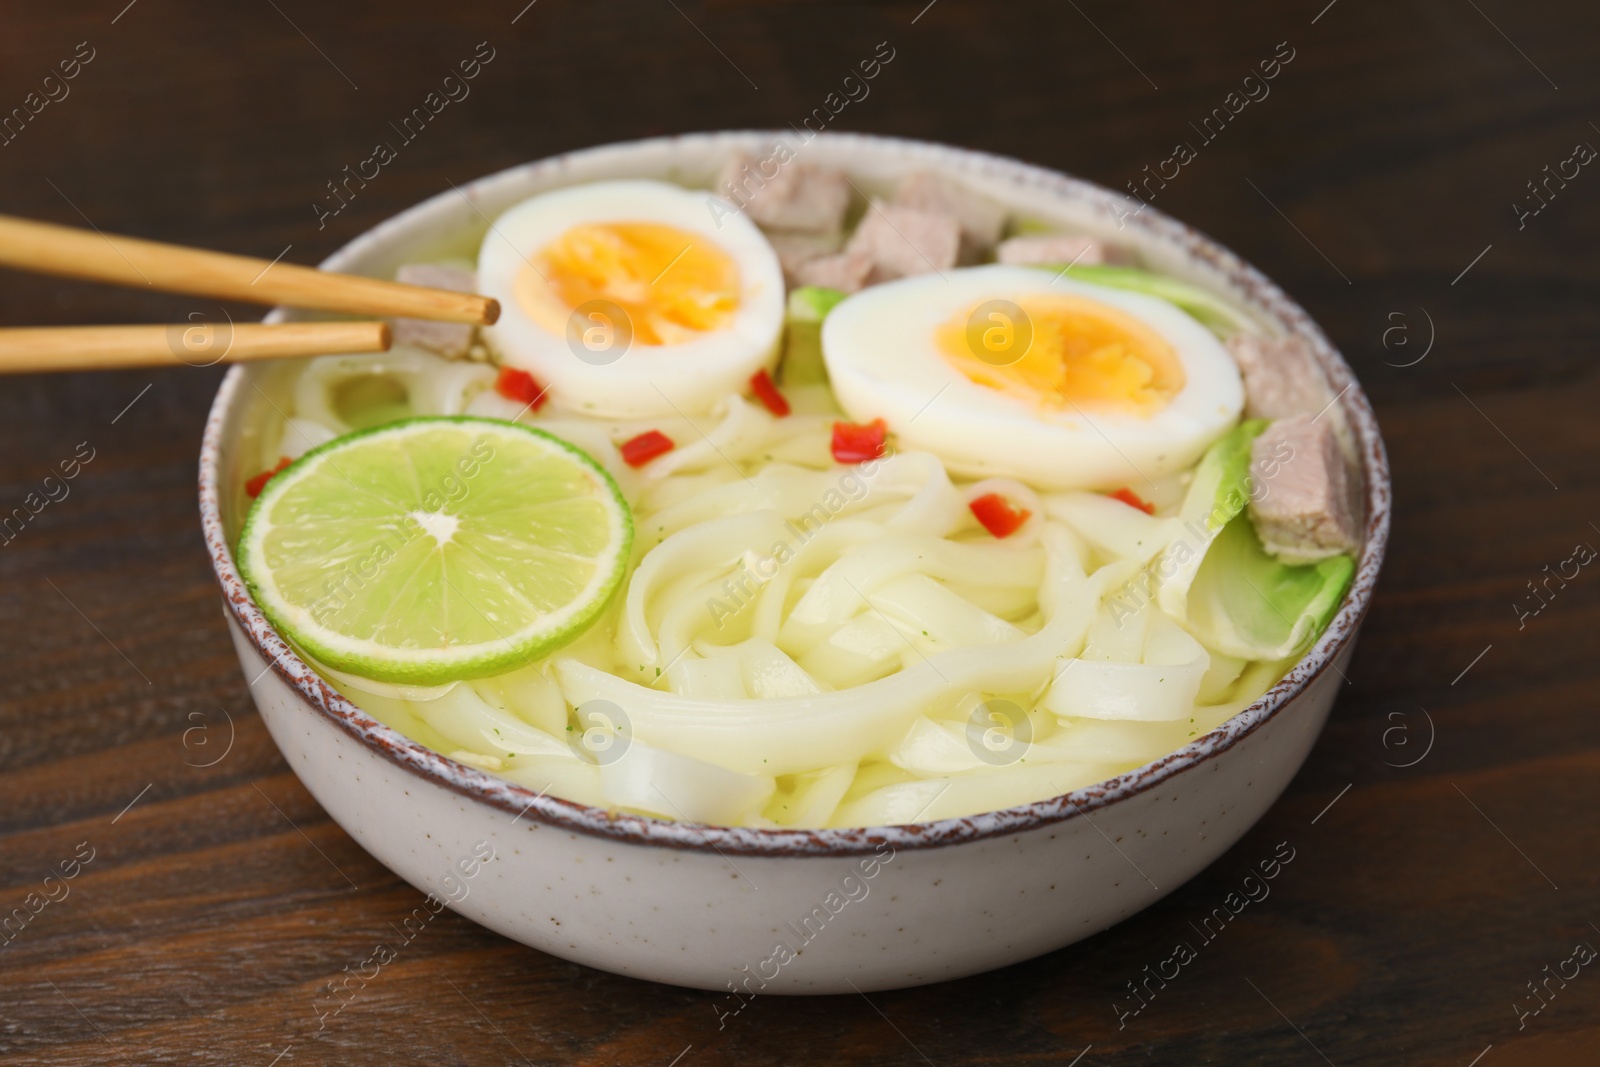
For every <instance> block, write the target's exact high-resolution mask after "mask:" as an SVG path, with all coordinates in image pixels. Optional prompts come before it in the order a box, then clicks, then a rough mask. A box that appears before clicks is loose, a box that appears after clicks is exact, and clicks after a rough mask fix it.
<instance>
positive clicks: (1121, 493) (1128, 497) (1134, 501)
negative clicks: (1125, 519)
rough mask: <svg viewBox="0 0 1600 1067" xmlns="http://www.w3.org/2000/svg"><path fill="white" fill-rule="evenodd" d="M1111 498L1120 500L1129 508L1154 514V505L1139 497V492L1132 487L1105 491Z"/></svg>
mask: <svg viewBox="0 0 1600 1067" xmlns="http://www.w3.org/2000/svg"><path fill="white" fill-rule="evenodd" d="M1106 495H1107V496H1109V497H1110V498H1111V499H1112V500H1120V501H1122V502H1123V503H1124V504H1126V505H1128V506H1129V507H1130V508H1138V509H1139V510H1140V511H1142V512H1144V513H1145V514H1146V515H1154V514H1155V513H1156V506H1155V505H1154V504H1152V503H1149V502H1148V501H1145V500H1141V499H1139V494H1137V493H1135V492H1134V491H1133V490H1132V489H1118V490H1117V491H1116V492H1115V493H1107V494H1106Z"/></svg>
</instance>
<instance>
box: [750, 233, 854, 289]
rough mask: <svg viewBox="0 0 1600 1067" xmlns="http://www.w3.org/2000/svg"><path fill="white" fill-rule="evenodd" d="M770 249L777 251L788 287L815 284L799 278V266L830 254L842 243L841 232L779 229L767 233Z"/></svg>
mask: <svg viewBox="0 0 1600 1067" xmlns="http://www.w3.org/2000/svg"><path fill="white" fill-rule="evenodd" d="M767 241H768V243H770V244H771V245H772V250H773V251H774V252H776V253H778V264H779V265H780V266H781V267H783V278H784V281H786V282H787V283H788V284H789V287H790V288H794V287H795V286H798V285H808V284H815V283H810V282H805V281H802V280H801V268H802V267H804V266H805V265H806V264H807V263H810V262H811V261H812V260H815V259H821V258H822V257H823V256H831V255H833V254H834V253H835V252H837V251H839V247H840V246H841V245H842V244H844V235H843V234H841V233H792V232H786V231H779V232H777V233H769V234H767Z"/></svg>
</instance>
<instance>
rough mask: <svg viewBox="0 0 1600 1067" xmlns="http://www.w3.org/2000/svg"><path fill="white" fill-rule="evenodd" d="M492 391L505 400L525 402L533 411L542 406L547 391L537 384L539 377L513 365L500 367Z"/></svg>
mask: <svg viewBox="0 0 1600 1067" xmlns="http://www.w3.org/2000/svg"><path fill="white" fill-rule="evenodd" d="M494 391H495V392H497V393H499V394H500V395H501V396H503V397H505V398H506V399H507V400H514V401H516V402H517V403H519V404H527V405H528V406H530V407H532V408H533V410H535V411H538V410H539V409H540V408H542V407H544V401H545V393H546V392H548V390H546V389H545V387H544V386H542V385H540V384H539V379H537V378H535V377H534V376H533V375H531V374H529V373H528V372H527V371H525V370H517V368H515V367H501V368H500V376H499V377H498V378H496V379H495V380H494Z"/></svg>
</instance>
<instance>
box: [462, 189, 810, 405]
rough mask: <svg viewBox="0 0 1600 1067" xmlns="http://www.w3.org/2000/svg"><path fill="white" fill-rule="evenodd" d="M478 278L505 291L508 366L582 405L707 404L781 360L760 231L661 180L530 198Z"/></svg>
mask: <svg viewBox="0 0 1600 1067" xmlns="http://www.w3.org/2000/svg"><path fill="white" fill-rule="evenodd" d="M713 204H714V205H715V206H716V207H717V208H718V210H715V211H713V210H711V207H712V205H713ZM478 284H479V288H480V290H481V291H482V292H483V293H484V295H486V296H492V297H495V298H496V299H498V300H499V301H500V305H501V308H502V312H501V317H500V321H499V322H498V323H496V324H495V325H494V326H492V327H488V328H487V331H486V332H487V335H488V338H489V341H490V343H491V344H492V345H493V346H494V347H495V348H496V349H497V350H498V351H499V353H500V355H501V358H502V359H503V361H504V362H505V364H506V365H507V366H512V367H516V368H518V369H520V370H524V371H527V372H528V373H529V374H531V375H533V377H534V378H535V379H536V380H538V381H539V382H541V383H543V384H544V385H546V386H548V387H549V389H550V396H551V399H552V400H554V401H555V402H557V403H558V404H560V405H561V406H563V407H567V408H570V409H573V410H575V411H581V412H583V413H585V414H593V415H601V416H611V417H620V418H627V417H634V416H653V415H670V414H673V413H674V412H676V413H681V414H686V415H692V414H699V413H704V412H706V411H709V410H710V409H711V408H712V407H713V406H715V405H716V403H717V402H718V401H720V400H721V399H722V398H723V397H725V396H727V395H728V394H729V393H734V392H739V391H741V390H742V389H743V388H744V387H745V383H747V382H748V381H749V379H750V376H751V375H752V374H754V373H755V372H756V371H758V370H760V369H761V368H762V367H765V366H770V365H771V364H772V362H773V361H774V360H775V358H776V355H777V349H778V344H779V341H780V338H781V336H782V331H783V308H784V290H783V271H782V269H781V268H780V267H779V265H778V257H777V254H776V253H775V252H774V251H773V250H772V246H771V245H770V244H768V243H767V239H766V238H765V237H764V236H763V235H762V233H761V231H760V230H759V229H758V228H757V227H756V226H755V224H754V223H752V222H751V221H750V220H749V219H747V218H745V216H744V215H742V214H740V213H738V212H737V211H736V209H735V208H734V207H733V205H731V204H727V203H724V202H722V201H718V200H715V198H713V197H711V196H710V195H709V194H707V193H705V192H703V191H702V192H693V191H690V190H688V189H684V188H681V187H679V186H676V185H669V184H667V183H665V182H656V181H610V182H595V183H591V184H588V185H581V186H574V187H572V188H568V189H561V190H557V191H555V192H550V193H545V194H543V195H541V196H535V197H533V198H532V199H529V200H524V201H523V202H522V203H520V204H517V205H516V206H515V207H513V208H511V209H510V210H509V211H507V212H506V213H505V214H503V215H501V216H500V217H499V218H498V219H496V220H495V221H494V223H493V225H491V226H490V227H489V232H488V233H487V234H486V235H485V237H484V239H483V246H482V250H481V252H480V253H479V257H478Z"/></svg>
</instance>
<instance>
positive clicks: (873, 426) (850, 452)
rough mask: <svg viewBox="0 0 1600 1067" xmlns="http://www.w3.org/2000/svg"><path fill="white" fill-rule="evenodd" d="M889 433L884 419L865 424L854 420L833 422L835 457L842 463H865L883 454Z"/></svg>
mask: <svg viewBox="0 0 1600 1067" xmlns="http://www.w3.org/2000/svg"><path fill="white" fill-rule="evenodd" d="M888 433H889V427H888V425H887V424H886V423H885V422H884V421H883V420H882V419H873V420H872V421H871V422H869V423H867V424H866V425H865V426H863V425H861V424H860V423H854V422H836V423H834V424H833V458H834V459H835V460H837V461H838V462H840V463H863V462H865V461H866V460H869V459H877V458H878V457H879V456H881V455H883V443H884V438H885V437H886V436H887V435H888Z"/></svg>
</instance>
